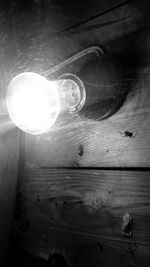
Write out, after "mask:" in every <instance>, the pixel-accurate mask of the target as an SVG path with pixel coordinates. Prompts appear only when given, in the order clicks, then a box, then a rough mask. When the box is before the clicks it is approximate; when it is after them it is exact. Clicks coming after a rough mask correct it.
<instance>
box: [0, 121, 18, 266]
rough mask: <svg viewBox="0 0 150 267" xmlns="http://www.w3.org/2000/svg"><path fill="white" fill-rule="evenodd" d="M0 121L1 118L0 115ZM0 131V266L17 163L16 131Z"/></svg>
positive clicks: (7, 238) (9, 231)
mask: <svg viewBox="0 0 150 267" xmlns="http://www.w3.org/2000/svg"><path fill="white" fill-rule="evenodd" d="M0 123H1V125H2V124H3V120H2V118H1V117H0ZM5 127H6V126H4V125H3V130H2V131H3V132H2V131H0V251H1V253H0V266H3V263H4V261H5V257H6V251H7V250H8V247H9V244H10V243H9V242H10V237H11V234H12V230H13V223H14V213H15V201H16V191H17V178H18V164H19V135H18V131H16V130H13V131H6V128H5Z"/></svg>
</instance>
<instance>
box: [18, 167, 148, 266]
mask: <svg viewBox="0 0 150 267" xmlns="http://www.w3.org/2000/svg"><path fill="white" fill-rule="evenodd" d="M149 176H150V172H148V171H145V172H135V171H99V170H67V169H60V170H57V169H41V168H37V169H30V168H28V169H26V170H25V172H24V179H23V184H22V187H21V191H20V200H21V211H22V214H21V217H20V219H19V220H18V225H19V227H18V231H19V235H20V237H21V240H22V242H23V243H24V244H25V247H26V249H28V250H29V251H30V252H32V253H33V254H36V255H38V256H41V257H44V258H48V256H49V254H50V253H52V251H54V250H58V251H60V252H62V253H64V254H66V256H67V257H68V260H69V261H72V260H73V262H74V265H73V266H81V261H80V260H81V259H82V258H84V256H85V257H86V256H87V255H88V256H87V258H86V260H87V261H88V260H89V257H90V261H91V262H93V261H94V256H91V255H92V253H94V254H93V255H95V257H96V259H97V261H98V263H103V264H104V263H107V264H108V266H110V263H111V262H112V261H113V262H114V266H116V265H117V263H118V262H120V264H122V266H130V265H129V263H132V265H134V264H135V265H136V266H148V262H149V261H150V256H149V251H150V234H149V225H150V209H149V205H150V179H149ZM128 216H130V220H129V221H128V220H127V225H125V223H126V219H127V218H128ZM26 242H27V243H26ZM90 250H91V251H92V252H88V254H86V253H87V251H90ZM94 251H95V252H94ZM84 253H85V255H84ZM90 253H91V254H90ZM89 254H90V256H89ZM76 257H77V258H76ZM108 257H111V258H109V260H108ZM75 258H76V259H78V260H79V262H80V264H79V262H76V259H75ZM111 259H112V261H111ZM142 261H143V265H141V262H142ZM93 264H95V265H92V263H91V265H89V266H97V265H96V264H97V263H96V262H95V263H93ZM127 264H128V265H127Z"/></svg>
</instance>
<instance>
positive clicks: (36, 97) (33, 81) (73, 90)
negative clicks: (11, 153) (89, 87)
mask: <svg viewBox="0 0 150 267" xmlns="http://www.w3.org/2000/svg"><path fill="white" fill-rule="evenodd" d="M69 75H70V74H69ZM73 77H74V76H73ZM81 87H83V84H82V86H81ZM6 104H7V108H8V112H9V116H10V118H11V119H12V121H13V122H14V123H15V125H16V126H17V127H19V128H20V129H21V130H23V131H24V132H26V133H30V134H33V135H38V134H42V133H45V132H48V131H49V129H50V128H51V127H52V126H53V124H54V123H55V121H56V119H57V117H58V115H59V113H60V111H66V110H68V111H69V112H76V111H77V110H79V109H81V106H83V101H81V93H80V88H79V85H78V84H77V82H75V81H73V80H72V79H70V76H69V78H68V79H66V77H65V79H60V80H56V81H48V80H47V79H46V78H44V77H43V76H41V75H39V74H37V73H33V72H24V73H21V74H19V75H17V76H16V77H14V78H13V79H12V81H11V82H10V84H9V86H8V90H7V95H6Z"/></svg>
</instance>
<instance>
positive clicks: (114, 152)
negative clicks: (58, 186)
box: [25, 67, 150, 167]
mask: <svg viewBox="0 0 150 267" xmlns="http://www.w3.org/2000/svg"><path fill="white" fill-rule="evenodd" d="M149 70H150V69H149V67H148V68H145V70H144V72H143V73H142V74H141V78H140V79H139V80H138V83H137V85H135V90H133V91H132V92H131V93H130V94H129V95H128V98H127V99H126V102H125V103H124V105H123V106H122V108H121V109H120V110H119V111H118V112H117V113H116V114H114V115H113V116H112V117H110V118H109V119H106V120H103V121H92V120H84V119H81V118H80V117H75V118H74V117H73V118H72V119H70V123H68V124H64V122H62V123H61V125H56V127H55V128H53V129H52V130H51V132H50V133H49V134H47V135H44V136H41V137H39V136H38V137H35V136H33V137H32V136H29V135H26V140H25V147H26V151H25V157H26V161H25V163H26V166H30V167H31V166H33V167H62V166H63V167H68V166H69V167H72V166H81V167H139V166H140V167H150V138H149V136H150V106H149V103H150V91H149ZM136 86H138V87H139V88H138V89H137V88H136ZM126 131H128V132H130V133H131V134H132V136H131V138H130V137H129V136H125V132H126ZM81 147H82V154H81V153H80V148H81Z"/></svg>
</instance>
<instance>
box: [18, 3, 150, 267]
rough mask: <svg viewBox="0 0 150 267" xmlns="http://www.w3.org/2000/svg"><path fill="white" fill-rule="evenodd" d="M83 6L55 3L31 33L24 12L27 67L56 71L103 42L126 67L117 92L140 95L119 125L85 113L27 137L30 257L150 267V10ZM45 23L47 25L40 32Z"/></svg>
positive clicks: (22, 223) (21, 201)
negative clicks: (55, 254) (72, 57)
mask: <svg viewBox="0 0 150 267" xmlns="http://www.w3.org/2000/svg"><path fill="white" fill-rule="evenodd" d="M77 2H78V4H77V3H76V2H75V1H66V2H65V4H63V5H62V4H61V3H60V1H56V3H55V4H54V1H51V4H48V2H47V1H45V2H44V3H45V7H43V8H45V9H46V10H48V11H47V12H45V11H44V12H45V13H40V12H39V13H38V12H37V10H41V9H40V8H41V7H40V8H39V9H36V11H35V13H34V16H33V17H32V19H33V22H34V23H35V24H34V23H33V24H32V27H31V28H30V27H28V21H27V20H25V19H24V17H23V15H20V16H19V15H16V17H15V20H14V25H16V26H15V29H16V31H15V34H16V35H17V36H18V45H19V47H22V48H21V49H22V50H21V51H22V53H23V55H24V56H25V55H27V59H28V60H27V61H24V62H25V67H24V68H25V69H26V68H27V66H30V67H29V69H30V70H39V71H41V72H44V71H46V68H47V69H49V68H50V67H51V66H50V63H49V62H51V63H52V66H54V65H56V64H57V63H59V62H61V61H62V60H63V59H64V58H67V57H69V56H70V55H72V54H74V53H75V52H77V51H79V50H81V49H83V48H85V47H87V46H89V45H98V44H101V45H102V46H103V47H104V48H105V49H106V51H107V52H108V53H109V54H110V55H111V58H112V63H114V61H115V60H114V59H116V61H117V68H116V69H115V70H116V74H115V76H114V80H112V84H113V86H116V85H117V86H116V88H119V89H117V90H121V89H122V86H123V84H124V83H125V82H126V81H128V82H129V84H130V93H129V95H128V97H127V99H126V101H125V102H124V104H123V106H122V107H121V108H120V109H119V110H118V112H116V113H115V114H114V115H113V116H112V117H110V118H109V119H106V120H103V121H95V120H89V119H86V118H81V117H80V116H76V117H72V118H70V121H69V123H64V122H63V121H62V122H61V123H60V124H56V125H55V127H53V129H52V130H51V132H50V133H49V134H47V135H44V136H40V137H39V136H38V137H35V136H30V135H25V136H24V137H25V138H24V139H23V140H22V146H23V148H24V152H23V158H24V160H23V164H24V167H23V169H22V184H21V186H20V190H19V192H18V206H19V207H18V208H17V211H18V217H17V223H18V227H17V231H18V235H19V237H20V240H21V242H22V243H23V244H24V247H25V248H26V250H28V252H30V253H33V254H35V255H37V256H40V257H43V258H45V259H48V257H49V255H50V254H51V253H53V252H54V251H59V252H60V253H62V254H63V255H64V256H65V257H66V259H67V261H68V262H69V263H70V266H83V267H84V266H85V267H87V266H92V267H97V266H100V265H101V266H125V267H127V266H139V267H143V266H149V264H150V253H149V252H150V192H149V191H150V182H149V181H150V179H149V176H150V172H149V167H150V138H149V135H150V126H149V125H150V106H149V103H150V90H149V84H150V83H149V79H150V76H149V71H150V68H149V49H150V47H149V32H148V31H147V27H148V25H149V20H148V17H149V15H148V4H147V2H146V1H143V3H142V4H141V3H140V1H139V2H136V3H134V1H133V3H132V2H131V1H125V2H124V3H122V1H105V2H106V3H102V1H98V0H97V1H96V0H95V1H94V3H93V2H91V1H87V3H86V7H85V4H84V5H83V4H81V1H77ZM39 3H40V1H39ZM115 6H116V8H115ZM45 9H44V10H45ZM85 9H86V12H85ZM17 10H18V13H17ZM20 10H21V11H20ZM34 10H35V9H34ZM106 10H110V12H106ZM15 12H16V13H15V14H23V8H22V9H21V7H20V6H19V4H18V9H17V7H16V11H15ZM19 12H22V13H19ZM26 12H28V11H26ZM98 13H100V14H101V15H100V16H97V14H98ZM27 14H28V16H29V17H30V15H29V12H28V13H27ZM35 14H38V15H35ZM42 14H46V15H45V18H43V17H42ZM49 14H51V16H49ZM38 16H39V17H38ZM92 16H95V18H94V19H93V20H88V21H86V24H81V25H78V27H74V28H73V27H72V25H75V24H80V22H81V18H82V21H84V20H87V19H88V18H89V17H92ZM123 17H124V18H125V19H124V20H121V21H117V22H116V23H113V24H112V23H110V22H112V21H114V20H116V19H117V20H118V19H122V18H123ZM37 18H40V20H41V19H42V18H43V20H41V21H43V22H41V24H40V25H42V26H40V28H38V27H36V23H37V21H38V19H37ZM108 22H109V23H108ZM21 23H22V24H21ZM42 23H43V24H42ZM107 23H108V24H109V25H108V24H107ZM106 24H107V25H106ZM110 24H111V25H110ZM21 25H23V26H24V27H25V31H24V32H25V34H24V35H23V34H22V31H21ZM34 27H35V28H34ZM41 27H42V28H41ZM69 27H72V29H73V30H72V31H71V32H70V30H69ZM66 28H67V31H63V30H64V29H66ZM76 28H77V29H76ZM33 29H36V33H35V31H34V30H33ZM41 29H42V31H41ZM76 30H77V31H76ZM62 32H63V33H62ZM22 35H23V36H22ZM21 37H24V38H21ZM29 37H30V38H29ZM28 39H29V40H28ZM27 40H28V41H29V42H30V43H29V45H28V46H27V47H28V49H25V48H24V46H23V43H25V42H26V41H27ZM43 40H44V42H43ZM34 42H35V43H36V44H35V46H34ZM40 44H41V45H42V49H43V50H42V52H41V50H40V47H41V46H40ZM42 53H43V54H42ZM24 56H23V57H24ZM20 60H21V59H20ZM46 60H47V61H46ZM48 64H49V65H48ZM115 66H116V65H115ZM120 72H121V77H122V79H121V81H120V78H118V77H120V76H118V75H119V73H120ZM87 75H88V73H87ZM106 77H107V76H106ZM108 77H109V74H108Z"/></svg>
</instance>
